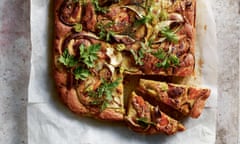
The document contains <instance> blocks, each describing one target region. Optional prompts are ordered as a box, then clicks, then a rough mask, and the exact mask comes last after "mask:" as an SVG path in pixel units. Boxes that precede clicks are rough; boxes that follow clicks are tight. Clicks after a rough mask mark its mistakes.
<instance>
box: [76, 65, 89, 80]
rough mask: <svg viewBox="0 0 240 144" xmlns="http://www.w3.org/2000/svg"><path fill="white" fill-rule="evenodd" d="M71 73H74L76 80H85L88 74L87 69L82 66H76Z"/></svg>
mask: <svg viewBox="0 0 240 144" xmlns="http://www.w3.org/2000/svg"><path fill="white" fill-rule="evenodd" d="M73 74H74V75H75V79H76V80H79V79H81V80H85V79H87V78H88V76H89V75H90V72H89V70H87V69H84V68H82V67H77V68H76V69H75V70H74V71H73Z"/></svg>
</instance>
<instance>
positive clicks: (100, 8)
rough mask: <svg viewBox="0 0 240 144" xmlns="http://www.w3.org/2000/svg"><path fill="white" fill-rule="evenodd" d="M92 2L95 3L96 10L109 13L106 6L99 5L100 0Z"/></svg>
mask: <svg viewBox="0 0 240 144" xmlns="http://www.w3.org/2000/svg"><path fill="white" fill-rule="evenodd" d="M92 4H93V5H94V7H95V11H96V12H101V13H104V14H105V13H107V9H106V8H104V7H100V6H99V3H98V0H92Z"/></svg>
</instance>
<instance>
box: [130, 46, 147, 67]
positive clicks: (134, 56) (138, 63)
mask: <svg viewBox="0 0 240 144" xmlns="http://www.w3.org/2000/svg"><path fill="white" fill-rule="evenodd" d="M130 52H131V53H132V55H133V58H134V60H135V64H136V65H140V66H141V65H143V64H144V63H143V62H142V58H143V57H140V56H139V55H138V54H137V53H136V52H135V51H134V50H133V49H131V50H130Z"/></svg>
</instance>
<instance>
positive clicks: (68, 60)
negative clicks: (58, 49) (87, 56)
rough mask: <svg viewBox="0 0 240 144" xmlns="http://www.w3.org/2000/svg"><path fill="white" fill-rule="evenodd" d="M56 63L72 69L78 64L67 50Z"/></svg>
mask: <svg viewBox="0 0 240 144" xmlns="http://www.w3.org/2000/svg"><path fill="white" fill-rule="evenodd" d="M58 61H59V62H60V63H62V64H63V65H65V66H67V67H73V66H75V65H76V64H77V63H78V60H77V59H76V58H75V57H74V56H73V55H70V54H69V52H68V49H67V48H66V49H65V50H64V52H63V54H62V55H61V56H60V57H59V59H58Z"/></svg>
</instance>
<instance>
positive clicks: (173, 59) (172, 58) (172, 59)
mask: <svg viewBox="0 0 240 144" xmlns="http://www.w3.org/2000/svg"><path fill="white" fill-rule="evenodd" d="M169 61H170V62H171V63H172V64H174V65H175V66H178V65H179V63H180V61H179V58H178V57H177V56H176V55H174V54H171V55H170V56H169Z"/></svg>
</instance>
